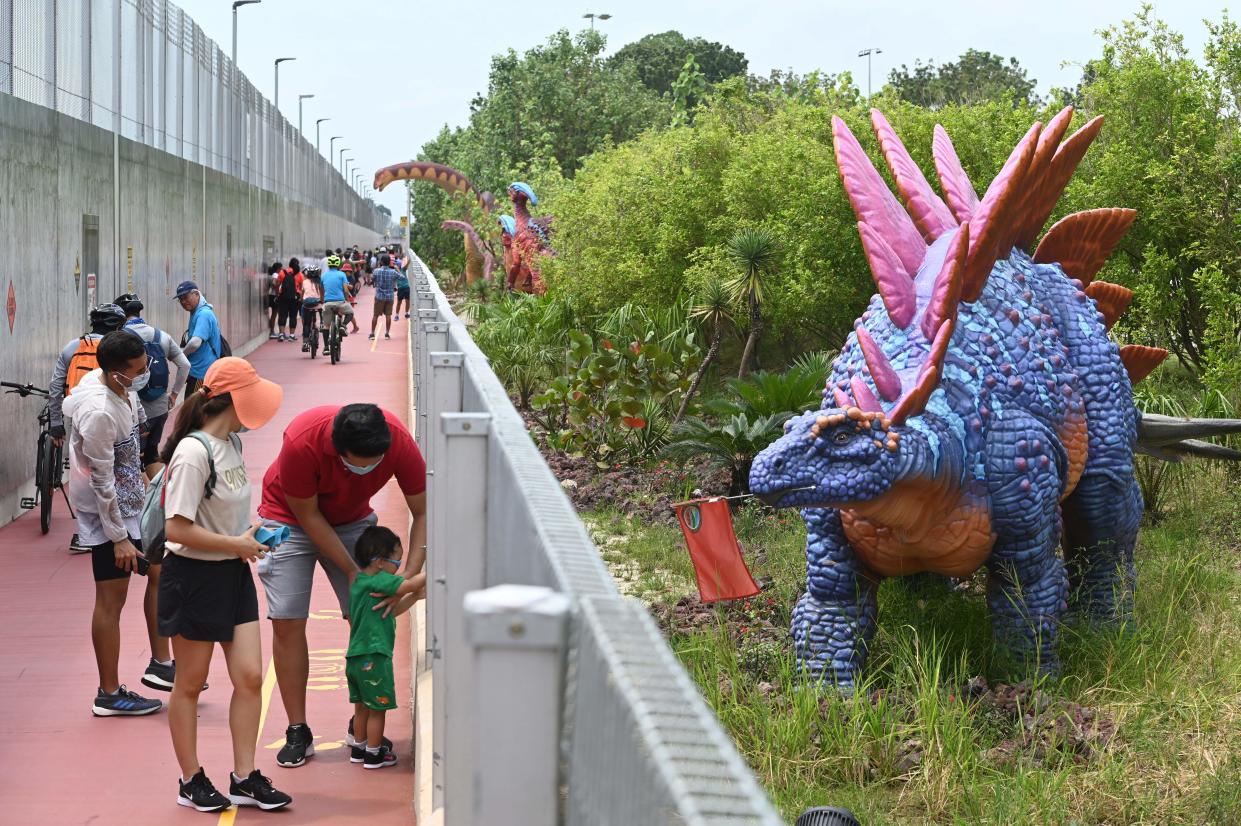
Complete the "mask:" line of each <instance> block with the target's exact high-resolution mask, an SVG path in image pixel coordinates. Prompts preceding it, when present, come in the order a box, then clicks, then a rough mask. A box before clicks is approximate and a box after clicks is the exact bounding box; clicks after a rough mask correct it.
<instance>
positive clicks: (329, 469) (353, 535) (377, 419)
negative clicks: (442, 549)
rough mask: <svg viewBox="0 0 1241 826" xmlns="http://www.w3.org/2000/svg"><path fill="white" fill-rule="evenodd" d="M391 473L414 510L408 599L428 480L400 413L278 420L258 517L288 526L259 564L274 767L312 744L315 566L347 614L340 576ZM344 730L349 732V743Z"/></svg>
mask: <svg viewBox="0 0 1241 826" xmlns="http://www.w3.org/2000/svg"><path fill="white" fill-rule="evenodd" d="M394 476H395V477H396V481H397V484H398V485H400V488H401V492H402V493H403V494H404V495H405V501H406V503H408V505H409V512H410V513H411V514H412V515H413V517H414V521H413V525H412V527H411V528H410V531H409V545H408V547H407V549H406V553H405V564H404V566H403V567H402V569H401V571H400V573H401V575H402V576H404V577H405V578H406V580H407V582H406V584H405V585H404V586H402V587H401V589H400V591H399V592H398V593H399V594H400V595H401V600H402V601H404V602H405V603H408V602H412V601H414V600H416V599H420V598H422V596H423V595H424V594H425V593H426V574H425V573H424V572H423V565H424V563H425V562H426V557H427V551H426V542H427V538H426V537H427V521H426V486H427V483H426V463H425V462H424V461H423V459H422V454H421V453H420V452H419V450H418V446H417V445H416V444H415V443H414V439H413V437H412V436H411V435H410V433H409V431H408V430H407V429H406V428H405V425H404V424H402V423H401V421H400V419H398V418H397V417H396V416H394V415H393V414H392V413H389V412H387V411H386V410H381V409H380V408H379V407H377V406H376V405H373V404H347V405H345V406H344V407H335V406H330V407H316V408H313V409H311V410H307V411H306V412H305V413H302V414H301V415H299V416H298V417H297V418H295V419H294V420H293V421H292V422H290V423H289V426H288V428H286V429H285V431H284V443H283V445H281V448H280V455H279V456H277V457H276V461H275V462H274V463H272V466H271V467H270V468H268V469H267V474H266V475H265V476H264V477H263V501H262V504H261V505H259V516H262V517H263V519H264V520H266V521H265V527H269V528H279V527H282V526H284V527H288V529H289V538H288V539H287V540H286V541H285V542H284V544H282V545H280V546H279V547H277V548H276V549H275V550H274V551H272V552H271V553H270V554H268V555H267V556H266V557H265V558H264V559H263V560H261V561H260V562H259V565H258V571H259V578H260V579H261V580H262V581H263V588H264V590H265V591H266V592H267V617H268V619H270V620H271V624H272V659H273V661H274V663H275V667H276V682H277V684H278V685H279V686H280V697H281V699H282V700H283V701H284V709H285V711H286V712H287V713H288V715H289V727H288V729H287V730H286V731H285V745H284V747H283V748H282V749H281V750H280V753H279V754H278V755H277V756H276V762H277V763H279V764H280V765H281V766H286V767H294V766H300V765H302V764H303V763H305V762H306V758H307V757H309V756H311V755H313V754H314V751H315V750H314V746H313V745H312V743H313V735H312V734H311V732H310V727H309V726H308V725H306V682H307V678H308V677H309V672H310V658H309V651H308V650H307V645H306V619H307V617H308V616H309V614H310V589H311V585H312V583H313V582H314V573H315V565H316V564H318V565H319V566H321V567H322V568H323V571H324V573H326V574H327V576H328V580H329V581H330V582H331V583H332V588H333V589H334V590H335V591H336V598H337V601H338V602H339V603H340V611H341V615H342V616H345V617H346V618H347V617H348V614H349V584H350V583H351V582H352V581H353V578H354V576H355V575H356V574H357V572H358V567H357V565H356V564H355V563H354V561H353V546H354V543H355V542H356V541H357V539H358V536H359V535H360V534H361V533H362V531H363V530H365V529H366V528H368V527H370V526H371V525H374V524H375V522H376V519H377V518H376V516H375V512H374V511H373V510H371V504H370V502H371V497H372V496H374V495H375V494H376V493H378V492H379V490H380V488H382V487H383V486H384V485H385V484H387V482H388V480H389V479H391V478H393V477H394ZM352 739H353V738H352V732H350V736H349V738H348V740H349V745H350V746H352V745H353V742H352ZM363 739H364V740H365V738H363Z"/></svg>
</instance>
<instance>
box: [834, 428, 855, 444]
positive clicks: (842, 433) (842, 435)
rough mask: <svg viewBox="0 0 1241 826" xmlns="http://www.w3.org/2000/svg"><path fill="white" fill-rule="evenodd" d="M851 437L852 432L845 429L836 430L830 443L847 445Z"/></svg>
mask: <svg viewBox="0 0 1241 826" xmlns="http://www.w3.org/2000/svg"><path fill="white" fill-rule="evenodd" d="M852 438H853V434H852V433H850V432H849V431H847V430H838V431H836V435H834V436H832V444H837V445H847V444H849V440H850V439H852Z"/></svg>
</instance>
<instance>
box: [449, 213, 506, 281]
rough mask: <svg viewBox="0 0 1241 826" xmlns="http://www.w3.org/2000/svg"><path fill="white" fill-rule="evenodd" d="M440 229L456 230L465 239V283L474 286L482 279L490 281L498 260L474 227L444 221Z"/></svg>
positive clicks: (460, 222) (461, 222)
mask: <svg viewBox="0 0 1241 826" xmlns="http://www.w3.org/2000/svg"><path fill="white" fill-rule="evenodd" d="M440 229H447V230H455V231H457V232H460V233H461V234H462V235H463V236H464V238H465V283H466V284H473V283H474V282H476V281H478V280H479V279H480V278H481V279H482V280H484V281H490V280H491V270H492V269H493V268H494V267H495V263H496V259H495V256H494V255H492V253H491V247H489V246H487V242H485V241H484V240H483V239H482V238H480V237H479V235H478V232H477V231H476V230H475V229H474V227H473V226H472V225H470V224H468V223H466V222H465V221H444V222H443V223H441V224H440Z"/></svg>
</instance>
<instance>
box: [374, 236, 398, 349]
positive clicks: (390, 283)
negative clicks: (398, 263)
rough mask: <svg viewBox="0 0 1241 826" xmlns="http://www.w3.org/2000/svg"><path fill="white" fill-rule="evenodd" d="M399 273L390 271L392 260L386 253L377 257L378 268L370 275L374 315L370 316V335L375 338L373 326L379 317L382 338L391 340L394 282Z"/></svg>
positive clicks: (394, 294)
mask: <svg viewBox="0 0 1241 826" xmlns="http://www.w3.org/2000/svg"><path fill="white" fill-rule="evenodd" d="M400 275H401V274H400V273H399V272H397V271H396V270H394V269H392V259H390V258H389V257H388V254H387V253H384V254H383V255H381V256H379V266H378V267H376V268H375V271H374V273H372V276H371V277H372V280H373V282H374V284H375V313H374V315H372V316H371V335H370V337H371V338H372V339H374V338H375V326H376V325H377V324H378V323H379V317H380V316H381V315H382V316H383V319H384V338H392V300H393V298H394V297H395V296H396V282H397V279H398V278H399V277H400Z"/></svg>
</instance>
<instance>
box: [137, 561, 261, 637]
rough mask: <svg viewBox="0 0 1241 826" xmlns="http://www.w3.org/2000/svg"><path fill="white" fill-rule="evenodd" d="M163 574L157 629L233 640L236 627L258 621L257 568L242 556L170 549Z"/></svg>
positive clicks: (166, 634)
mask: <svg viewBox="0 0 1241 826" xmlns="http://www.w3.org/2000/svg"><path fill="white" fill-rule="evenodd" d="M163 568H164V570H163V572H162V573H161V574H160V578H159V600H158V615H159V634H160V636H161V637H175V636H178V635H180V636H182V637H184V638H185V639H187V640H198V641H200V642H232V641H233V629H234V628H236V627H237V626H238V625H244V624H246V623H247V622H258V619H259V598H258V592H257V591H256V590H255V588H254V574H252V573H251V572H250V566H249V565H247V564H246V563H244V562H242V561H241V560H240V559H226V560H222V561H220V562H208V561H206V560H202V559H190V558H188V557H184V556H177V555H176V554H174V553H169V554H167V555H166V556H165V557H164V565H163Z"/></svg>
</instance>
